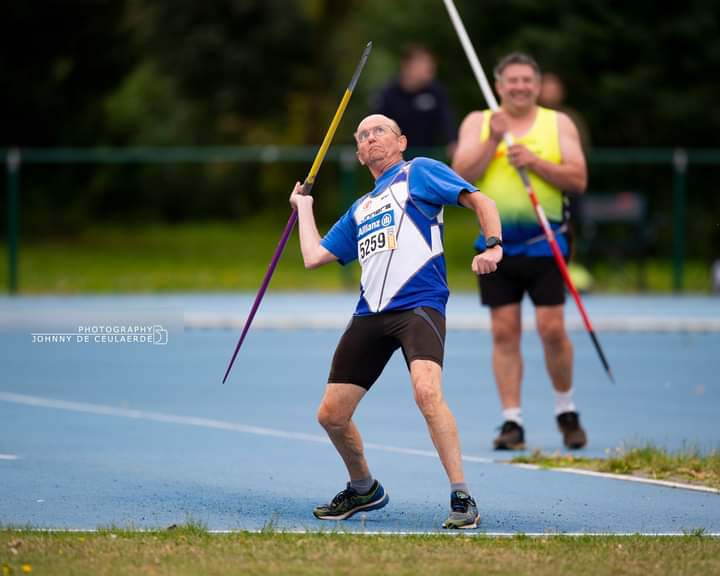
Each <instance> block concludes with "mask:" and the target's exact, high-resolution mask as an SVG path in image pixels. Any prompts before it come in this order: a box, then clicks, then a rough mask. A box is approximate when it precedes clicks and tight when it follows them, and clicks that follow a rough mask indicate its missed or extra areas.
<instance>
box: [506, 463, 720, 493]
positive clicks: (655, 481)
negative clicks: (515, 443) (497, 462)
mask: <svg viewBox="0 0 720 576" xmlns="http://www.w3.org/2000/svg"><path fill="white" fill-rule="evenodd" d="M504 463H505V464H510V465H511V466H515V467H516V468H525V469H527V470H549V471H551V472H565V473H567V474H578V475H580V476H593V477H595V478H609V479H611V480H624V481H625V482H638V483H640V484H653V485H655V486H665V487H667V488H681V489H683V490H695V491H697V492H711V493H713V494H720V490H718V489H717V488H711V487H710V486H699V485H697V484H686V483H684V482H673V481H671V480H658V479H655V478H643V477H642V476H630V475H628V474H613V473H611V472H598V471H597V470H584V469H582V468H550V467H547V466H538V465H537V464H516V463H514V462H504Z"/></svg>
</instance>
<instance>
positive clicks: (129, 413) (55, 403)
mask: <svg viewBox="0 0 720 576" xmlns="http://www.w3.org/2000/svg"><path fill="white" fill-rule="evenodd" d="M0 401H3V402H10V403H13V404H23V405H25V406H35V407H39V408H55V409H57V410H66V411H68V412H82V413H85V414H95V415H100V416H119V417H121V418H134V419H137V420H149V421H152V422H163V423H166V424H184V425H186V426H196V427H198V428H212V429H215V430H229V431H232V432H244V433H246V434H255V435H257V436H272V437H275V438H285V439H288V440H305V441H306V442H316V443H318V444H330V440H329V439H328V438H327V437H326V436H320V435H319V434H306V433H304V432H288V431H285V430H278V429H275V428H262V427H259V426H248V425H246V424H238V423H236V422H228V421H226V420H214V419H211V418H198V417H195V416H178V415H175V414H165V413H163V412H151V411H145V410H133V409H129V408H118V407H116V406H107V405H105V404H91V403H88V402H71V401H67V400H56V399H53V398H42V397H40V396H28V395H26V394H15V393H12V392H0ZM365 447H366V448H368V449H371V450H379V451H383V452H394V453H396V454H407V455H410V456H424V457H428V458H437V457H438V456H437V454H436V453H435V452H434V451H432V450H419V449H415V448H402V447H399V446H388V445H385V444H373V443H366V444H365ZM463 460H465V461H467V462H476V463H481V464H492V463H493V460H491V459H490V458H481V457H479V456H463Z"/></svg>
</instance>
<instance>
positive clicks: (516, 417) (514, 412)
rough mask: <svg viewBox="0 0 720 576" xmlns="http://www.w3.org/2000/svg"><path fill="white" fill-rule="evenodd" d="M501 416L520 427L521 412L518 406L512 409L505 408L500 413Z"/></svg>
mask: <svg viewBox="0 0 720 576" xmlns="http://www.w3.org/2000/svg"><path fill="white" fill-rule="evenodd" d="M502 415H503V418H505V420H510V421H511V422H515V423H517V424H520V426H522V423H523V422H522V410H521V409H520V406H515V407H514V408H505V409H504V410H503V411H502Z"/></svg>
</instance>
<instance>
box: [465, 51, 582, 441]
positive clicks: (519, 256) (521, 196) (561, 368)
mask: <svg viewBox="0 0 720 576" xmlns="http://www.w3.org/2000/svg"><path fill="white" fill-rule="evenodd" d="M494 72H495V89H496V90H497V93H498V95H499V96H500V110H499V111H498V112H496V113H492V112H491V111H489V110H484V111H475V112H471V113H470V114H468V116H467V117H466V118H465V119H464V120H463V123H462V125H461V127H460V138H459V143H458V147H457V150H456V152H455V156H454V159H453V168H454V169H455V171H456V172H457V173H458V174H460V175H461V176H462V177H463V178H465V179H467V180H469V181H470V182H473V181H475V182H476V185H477V187H478V188H479V189H480V190H481V191H482V192H483V193H484V194H486V195H487V196H489V197H490V198H492V199H493V200H495V203H496V204H497V208H498V210H499V212H500V217H501V220H502V246H503V252H504V255H505V256H504V259H503V261H502V262H501V263H500V264H499V266H498V269H497V271H496V272H494V273H493V274H489V275H486V276H484V277H482V279H480V294H481V299H482V303H483V305H485V306H488V307H489V308H490V317H491V323H492V336H493V371H494V373H495V380H496V383H497V388H498V393H499V395H500V403H501V404H502V408H503V418H504V422H503V425H502V427H501V429H500V434H499V436H498V437H497V438H496V439H495V441H494V447H495V449H496V450H520V449H523V448H524V446H525V431H524V429H523V421H522V414H521V402H520V400H521V382H522V374H523V360H522V354H521V352H520V339H521V335H522V325H521V318H522V315H521V303H522V299H523V296H524V295H525V293H526V292H527V294H528V295H529V297H530V299H531V300H532V302H533V304H534V306H535V320H536V325H537V329H538V332H539V334H540V338H541V340H542V343H543V348H544V351H545V363H546V365H547V369H548V373H549V374H550V379H551V381H552V385H553V388H554V390H555V416H556V421H557V424H558V427H559V429H560V431H561V433H562V435H563V441H564V444H565V446H566V447H568V448H571V449H575V448H582V447H583V446H585V444H586V443H587V437H586V434H585V431H584V430H583V428H582V426H581V425H580V419H579V414H578V411H577V409H576V407H575V403H574V401H573V387H572V383H573V382H572V368H573V349H572V344H571V342H570V339H569V338H568V335H567V331H566V329H565V319H564V303H565V287H564V284H563V280H562V276H561V274H560V271H559V269H558V267H557V264H556V263H555V261H554V258H553V257H552V252H551V249H550V245H549V244H548V242H547V240H546V239H545V237H544V235H543V232H542V228H541V227H540V225H539V224H538V223H537V220H536V217H535V213H534V211H533V207H532V204H531V202H530V198H529V197H528V194H527V192H526V191H525V188H524V187H523V185H522V181H521V179H520V177H519V175H518V174H517V171H516V169H517V168H525V169H526V170H527V171H528V174H529V176H530V181H531V182H532V185H533V187H534V189H535V192H536V193H537V196H538V199H539V201H540V204H541V205H542V206H543V208H544V210H545V213H546V215H547V217H548V219H549V220H550V224H551V226H552V228H553V229H554V230H555V233H556V238H557V241H558V245H559V247H560V249H561V250H562V252H563V254H564V255H565V257H566V258H567V257H568V254H569V246H568V238H567V235H566V232H565V215H564V194H581V193H582V192H584V191H585V187H586V185H587V168H586V164H585V157H584V155H583V151H582V146H581V144H580V138H579V135H578V131H577V128H576V127H575V124H574V123H573V121H572V120H571V119H570V118H569V117H568V116H567V115H566V114H564V113H562V112H556V111H554V110H548V109H546V108H542V107H540V106H538V105H537V97H538V95H539V93H540V79H541V76H540V68H539V66H538V65H537V63H536V62H535V60H534V59H533V58H532V57H530V56H528V55H527V54H523V53H520V52H514V53H512V54H509V55H507V56H505V57H504V58H502V59H501V60H500V62H499V63H498V65H497V66H496V67H495V71H494ZM506 132H509V133H510V134H512V137H513V141H514V144H513V145H512V146H510V147H508V146H507V145H506V144H505V142H504V141H503V135H504V134H505V133H506ZM475 247H476V249H477V250H478V251H480V252H482V251H483V250H485V249H486V248H487V245H486V243H485V239H484V236H483V235H482V234H480V236H479V238H478V241H477V242H476V244H475Z"/></svg>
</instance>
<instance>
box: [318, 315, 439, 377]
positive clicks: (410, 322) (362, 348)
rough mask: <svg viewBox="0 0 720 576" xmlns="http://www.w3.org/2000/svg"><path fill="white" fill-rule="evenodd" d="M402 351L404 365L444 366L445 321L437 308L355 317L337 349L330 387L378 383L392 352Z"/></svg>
mask: <svg viewBox="0 0 720 576" xmlns="http://www.w3.org/2000/svg"><path fill="white" fill-rule="evenodd" d="M398 348H402V351H403V355H404V356H405V362H406V363H407V365H408V368H409V367H410V362H411V361H412V360H432V361H434V362H436V363H437V364H439V365H440V366H442V364H443V356H444V351H445V317H444V316H443V315H442V314H441V313H440V312H439V311H438V310H435V309H434V308H430V307H428V306H422V307H419V308H415V309H413V310H398V311H392V312H382V313H380V314H371V315H368V316H353V317H352V320H350V324H348V327H347V328H346V329H345V333H344V334H343V335H342V337H341V338H340V342H339V343H338V345H337V348H336V349H335V356H334V357H333V361H332V366H331V368H330V375H329V376H328V383H331V384H333V383H334V384H342V383H349V384H357V385H358V386H362V387H363V388H365V389H366V390H369V389H370V387H371V386H372V385H373V384H374V383H375V381H376V380H377V379H378V377H379V376H380V374H381V373H382V371H383V369H384V368H385V365H386V364H387V363H388V360H390V357H391V356H392V355H393V352H395V350H397V349H398Z"/></svg>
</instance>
